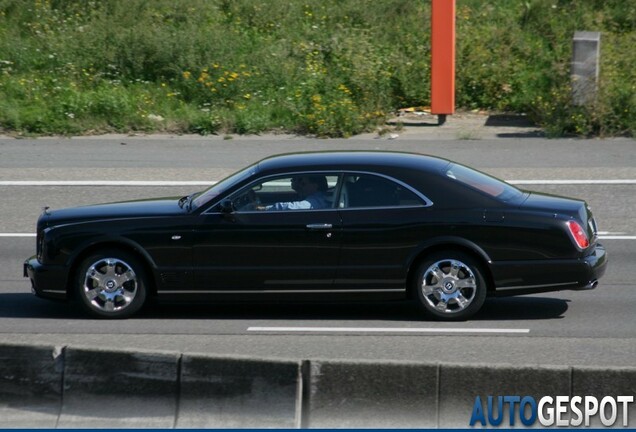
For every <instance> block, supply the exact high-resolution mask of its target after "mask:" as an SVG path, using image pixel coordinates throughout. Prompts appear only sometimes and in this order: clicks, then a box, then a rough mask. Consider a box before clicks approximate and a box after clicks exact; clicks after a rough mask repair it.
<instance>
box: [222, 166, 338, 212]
mask: <svg viewBox="0 0 636 432" xmlns="http://www.w3.org/2000/svg"><path fill="white" fill-rule="evenodd" d="M337 183H338V176H337V175H333V174H320V173H307V174H304V173H299V174H294V175H286V176H281V177H274V178H272V177H270V178H268V179H265V180H263V181H261V182H258V183H255V184H252V185H250V186H249V187H248V188H246V189H243V190H242V191H240V192H238V193H237V194H236V195H235V196H233V197H232V198H231V200H232V205H233V206H234V209H235V210H236V211H283V210H320V209H329V208H333V207H334V204H333V198H334V195H335V191H336V190H337V188H336V186H337Z"/></svg>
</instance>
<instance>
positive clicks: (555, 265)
mask: <svg viewBox="0 0 636 432" xmlns="http://www.w3.org/2000/svg"><path fill="white" fill-rule="evenodd" d="M607 263H608V259H607V252H606V250H605V248H604V247H603V245H601V244H600V243H598V244H596V245H595V247H594V250H593V251H592V253H591V254H590V255H588V256H586V257H584V258H580V259H568V260H540V261H536V260H534V261H504V262H497V263H492V264H491V270H492V274H493V279H494V282H495V287H496V288H495V294H496V295H497V296H506V295H518V294H534V293H541V292H549V291H559V290H587V289H593V288H596V286H597V284H598V280H599V279H600V278H601V277H602V276H603V275H604V274H605V270H606V269H607Z"/></svg>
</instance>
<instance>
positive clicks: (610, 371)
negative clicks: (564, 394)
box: [572, 367, 636, 428]
mask: <svg viewBox="0 0 636 432" xmlns="http://www.w3.org/2000/svg"><path fill="white" fill-rule="evenodd" d="M572 394H573V395H579V396H595V397H596V398H598V401H599V402H600V401H601V398H603V397H605V396H613V397H616V396H634V399H635V402H634V403H631V404H629V405H628V411H627V412H628V418H630V419H632V420H631V423H632V424H631V427H632V428H633V427H634V425H636V369H634V368H604V369H600V368H589V367H574V368H572ZM622 412H623V411H622V409H620V410H619V414H618V415H619V416H622ZM622 424H623V421H622V418H619V419H618V421H617V424H616V425H617V426H618V427H621V426H622ZM590 426H592V427H596V428H604V426H603V425H602V424H601V422H600V420H599V419H598V418H594V420H593V421H592V422H590Z"/></svg>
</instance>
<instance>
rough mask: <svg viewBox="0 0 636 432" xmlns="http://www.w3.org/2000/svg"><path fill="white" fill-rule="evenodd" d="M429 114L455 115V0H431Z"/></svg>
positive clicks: (443, 117)
mask: <svg viewBox="0 0 636 432" xmlns="http://www.w3.org/2000/svg"><path fill="white" fill-rule="evenodd" d="M432 1H433V4H432V14H431V15H432V16H431V113H432V114H438V115H439V116H440V117H439V120H440V121H439V123H440V124H443V122H444V120H445V119H446V115H447V114H453V113H454V112H455V0H432Z"/></svg>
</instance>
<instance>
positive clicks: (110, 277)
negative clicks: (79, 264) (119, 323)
mask: <svg viewBox="0 0 636 432" xmlns="http://www.w3.org/2000/svg"><path fill="white" fill-rule="evenodd" d="M138 287H139V282H138V280H137V275H136V274H135V272H134V270H133V269H132V267H131V266H130V265H129V264H127V263H126V262H124V261H122V260H120V259H117V258H103V259H100V260H98V261H96V262H94V263H93V264H91V265H90V266H89V267H88V269H87V270H86V274H85V276H84V284H83V286H82V288H83V289H82V293H83V294H84V296H85V298H86V300H88V302H89V303H90V304H91V306H92V307H93V308H94V309H96V310H98V311H103V312H117V311H121V310H123V309H126V308H127V307H128V306H130V304H131V303H132V302H133V300H134V299H135V296H136V295H137V291H138Z"/></svg>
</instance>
